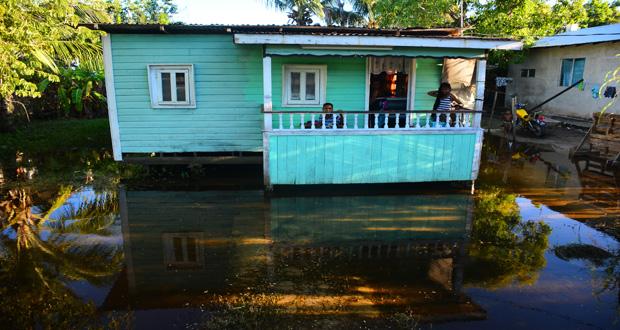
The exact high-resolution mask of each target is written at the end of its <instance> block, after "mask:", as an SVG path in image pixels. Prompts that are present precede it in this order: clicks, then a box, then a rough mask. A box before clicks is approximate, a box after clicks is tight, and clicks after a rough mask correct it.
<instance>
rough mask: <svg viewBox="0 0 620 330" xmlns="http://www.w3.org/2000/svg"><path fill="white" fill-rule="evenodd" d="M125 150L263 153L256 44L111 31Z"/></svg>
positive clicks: (259, 56)
mask: <svg viewBox="0 0 620 330" xmlns="http://www.w3.org/2000/svg"><path fill="white" fill-rule="evenodd" d="M110 37H111V45H112V47H111V53H112V56H111V57H112V59H111V60H112V63H113V73H114V88H115V90H116V107H117V111H116V112H117V115H118V126H119V127H118V129H119V134H120V141H121V142H120V143H121V149H122V152H123V153H146V152H148V153H150V152H186V151H187V152H218V151H262V147H263V144H262V132H261V129H262V123H263V116H262V114H261V112H260V109H261V106H262V103H263V77H262V72H263V71H262V48H261V47H260V46H256V45H235V44H234V43H233V40H232V36H230V35H217V34H214V35H150V34H141V35H138V34H113V35H111V36H110Z"/></svg>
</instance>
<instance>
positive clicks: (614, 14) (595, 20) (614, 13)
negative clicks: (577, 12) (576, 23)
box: [580, 0, 620, 28]
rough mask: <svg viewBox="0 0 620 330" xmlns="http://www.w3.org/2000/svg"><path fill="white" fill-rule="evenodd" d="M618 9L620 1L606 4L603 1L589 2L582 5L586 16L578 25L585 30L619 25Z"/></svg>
mask: <svg viewBox="0 0 620 330" xmlns="http://www.w3.org/2000/svg"><path fill="white" fill-rule="evenodd" d="M619 7H620V1H614V2H612V3H608V2H606V1H603V0H590V1H588V2H587V3H586V4H585V5H584V8H585V10H586V13H587V15H588V16H587V18H586V19H585V20H584V21H583V22H582V23H581V24H580V25H581V27H582V28H587V27H595V26H601V25H608V24H615V23H619V22H620V11H619V10H618V9H619Z"/></svg>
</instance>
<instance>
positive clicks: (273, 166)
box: [269, 136, 280, 183]
mask: <svg viewBox="0 0 620 330" xmlns="http://www.w3.org/2000/svg"><path fill="white" fill-rule="evenodd" d="M279 138H280V137H279V136H269V179H270V182H271V183H274V182H278V175H279V173H280V168H279V167H278V158H279V157H280V150H279V148H278V147H279V144H278V139H279Z"/></svg>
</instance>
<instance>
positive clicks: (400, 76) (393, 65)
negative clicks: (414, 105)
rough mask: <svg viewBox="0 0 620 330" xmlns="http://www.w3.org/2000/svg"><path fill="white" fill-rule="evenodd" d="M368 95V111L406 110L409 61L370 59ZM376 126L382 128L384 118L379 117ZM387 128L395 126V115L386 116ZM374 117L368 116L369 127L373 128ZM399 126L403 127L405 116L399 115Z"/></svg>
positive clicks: (390, 58) (394, 58)
mask: <svg viewBox="0 0 620 330" xmlns="http://www.w3.org/2000/svg"><path fill="white" fill-rule="evenodd" d="M369 62H370V63H369V64H370V65H369V66H370V73H369V74H370V79H369V81H370V93H369V99H368V109H369V110H371V111H380V110H402V111H405V110H408V109H407V108H408V104H409V102H408V101H409V100H408V95H409V93H408V92H409V75H410V71H411V65H410V63H411V59H408V58H406V57H371V58H370V59H369ZM377 120H378V121H379V122H378V126H379V127H383V125H384V122H385V120H386V116H384V115H380V116H378V118H377ZM387 120H388V127H394V126H396V115H394V114H392V115H389V116H387ZM374 124H375V123H374V116H369V123H368V125H369V127H374ZM399 124H400V125H399V126H400V127H405V114H402V115H401V118H400V120H399Z"/></svg>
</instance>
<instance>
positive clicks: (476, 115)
mask: <svg viewBox="0 0 620 330" xmlns="http://www.w3.org/2000/svg"><path fill="white" fill-rule="evenodd" d="M263 113H264V114H265V130H274V131H278V130H282V131H283V130H287V131H290V130H294V131H304V130H305V131H323V130H325V131H328V130H329V131H331V130H338V131H343V130H423V129H447V130H450V129H463V128H480V118H481V114H482V111H473V110H454V111H419V110H416V111H398V110H394V111H342V112H340V111H334V112H323V111H263ZM325 115H326V116H325ZM334 115H335V116H340V118H338V117H337V118H336V120H334V118H333V117H330V116H334ZM338 119H340V120H338ZM437 119H439V120H437Z"/></svg>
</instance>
